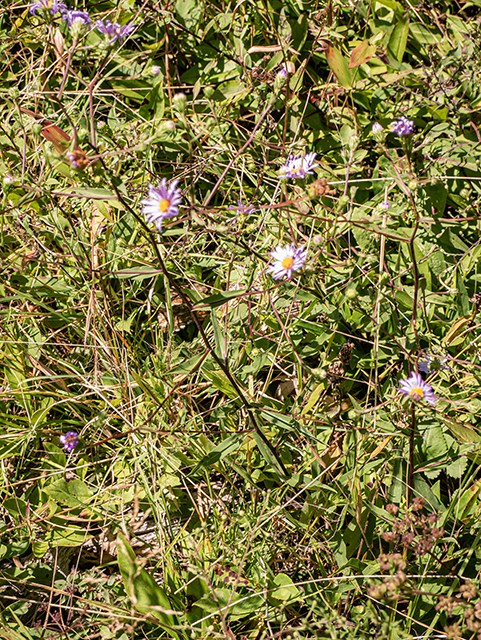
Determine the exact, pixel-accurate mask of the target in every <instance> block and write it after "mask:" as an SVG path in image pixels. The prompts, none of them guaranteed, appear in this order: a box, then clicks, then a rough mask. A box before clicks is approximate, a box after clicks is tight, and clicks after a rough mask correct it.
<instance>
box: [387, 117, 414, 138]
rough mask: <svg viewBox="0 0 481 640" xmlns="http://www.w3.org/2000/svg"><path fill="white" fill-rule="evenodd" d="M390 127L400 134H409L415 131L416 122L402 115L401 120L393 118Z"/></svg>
mask: <svg viewBox="0 0 481 640" xmlns="http://www.w3.org/2000/svg"><path fill="white" fill-rule="evenodd" d="M389 128H390V129H391V131H393V132H394V133H397V134H398V136H408V135H410V134H411V133H412V132H413V131H414V122H413V121H412V120H408V119H407V118H405V117H404V116H401V117H400V118H399V120H393V121H392V122H391V124H390V125H389Z"/></svg>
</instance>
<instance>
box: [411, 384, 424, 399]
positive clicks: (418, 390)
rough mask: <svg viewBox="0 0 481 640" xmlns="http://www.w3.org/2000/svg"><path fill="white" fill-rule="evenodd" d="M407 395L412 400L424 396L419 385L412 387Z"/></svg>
mask: <svg viewBox="0 0 481 640" xmlns="http://www.w3.org/2000/svg"><path fill="white" fill-rule="evenodd" d="M409 395H410V396H411V398H412V399H413V400H421V398H424V391H423V390H422V389H421V387H413V388H412V389H411V391H410V392H409Z"/></svg>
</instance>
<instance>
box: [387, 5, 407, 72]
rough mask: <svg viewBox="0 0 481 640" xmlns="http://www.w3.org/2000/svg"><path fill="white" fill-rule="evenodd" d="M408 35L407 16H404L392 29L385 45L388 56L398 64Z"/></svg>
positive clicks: (404, 49)
mask: <svg viewBox="0 0 481 640" xmlns="http://www.w3.org/2000/svg"><path fill="white" fill-rule="evenodd" d="M408 34H409V15H407V14H406V15H405V16H404V17H403V18H401V20H399V22H398V23H397V25H396V26H395V27H394V29H393V32H392V33H391V37H390V38H389V43H388V45H387V52H388V55H391V56H394V58H395V59H396V60H397V61H398V62H402V59H403V56H404V52H405V51H406V45H407V41H408Z"/></svg>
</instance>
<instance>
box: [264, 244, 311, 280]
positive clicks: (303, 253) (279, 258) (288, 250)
mask: <svg viewBox="0 0 481 640" xmlns="http://www.w3.org/2000/svg"><path fill="white" fill-rule="evenodd" d="M307 253H308V252H307V249H304V245H301V246H300V247H296V245H295V244H294V243H292V244H287V245H286V246H285V247H281V246H280V245H279V246H278V247H277V249H274V251H271V257H272V258H273V260H274V264H272V265H271V266H270V267H267V272H268V273H270V274H271V275H272V277H273V278H274V280H279V279H280V278H284V277H286V278H290V277H291V276H292V274H293V272H294V271H299V269H302V267H303V266H304V264H305V262H306V259H307Z"/></svg>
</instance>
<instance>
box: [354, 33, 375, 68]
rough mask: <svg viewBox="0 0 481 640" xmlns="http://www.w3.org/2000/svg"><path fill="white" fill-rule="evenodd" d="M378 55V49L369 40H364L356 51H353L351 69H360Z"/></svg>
mask: <svg viewBox="0 0 481 640" xmlns="http://www.w3.org/2000/svg"><path fill="white" fill-rule="evenodd" d="M375 53H376V47H375V45H373V44H369V40H364V42H361V44H358V45H357V47H356V48H355V49H353V50H352V51H351V56H350V58H349V69H352V68H353V67H359V65H361V64H364V63H365V62H367V61H368V60H370V59H371V58H372V57H373V56H374V55H375Z"/></svg>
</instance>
